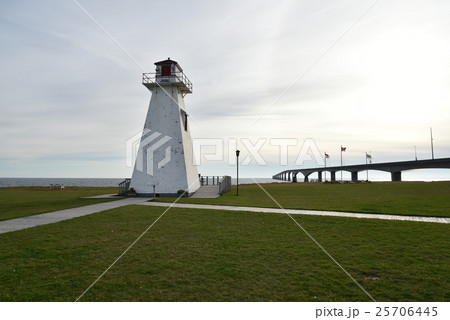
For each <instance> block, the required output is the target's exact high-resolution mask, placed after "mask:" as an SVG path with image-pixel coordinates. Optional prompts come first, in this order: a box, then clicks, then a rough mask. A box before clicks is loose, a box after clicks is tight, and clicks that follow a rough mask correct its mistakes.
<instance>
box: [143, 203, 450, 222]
mask: <svg viewBox="0 0 450 320" xmlns="http://www.w3.org/2000/svg"><path fill="white" fill-rule="evenodd" d="M139 204H140V205H145V206H158V207H168V206H170V205H172V203H167V202H145V203H139ZM172 206H173V207H175V208H193V209H213V210H227V211H250V212H269V213H283V214H285V213H286V212H287V213H289V214H303V215H312V216H332V217H348V218H365V219H382V220H401V221H418V222H436V223H450V218H439V217H417V216H402V215H388V214H373V213H352V212H336V211H316V210H298V209H286V210H283V209H277V208H260V207H238V206H218V205H207V204H193V203H175V204H173V205H172Z"/></svg>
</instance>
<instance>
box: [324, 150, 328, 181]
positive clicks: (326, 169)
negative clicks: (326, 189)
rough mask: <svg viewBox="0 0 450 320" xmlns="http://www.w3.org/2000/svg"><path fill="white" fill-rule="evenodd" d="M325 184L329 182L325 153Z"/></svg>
mask: <svg viewBox="0 0 450 320" xmlns="http://www.w3.org/2000/svg"><path fill="white" fill-rule="evenodd" d="M324 173H325V182H327V153H326V152H325V171H324Z"/></svg>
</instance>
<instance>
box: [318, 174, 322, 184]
mask: <svg viewBox="0 0 450 320" xmlns="http://www.w3.org/2000/svg"><path fill="white" fill-rule="evenodd" d="M317 180H318V181H319V182H322V171H319V172H317Z"/></svg>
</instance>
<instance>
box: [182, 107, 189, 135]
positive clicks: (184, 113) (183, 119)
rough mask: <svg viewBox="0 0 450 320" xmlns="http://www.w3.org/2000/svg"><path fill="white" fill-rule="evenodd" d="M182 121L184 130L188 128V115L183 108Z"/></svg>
mask: <svg viewBox="0 0 450 320" xmlns="http://www.w3.org/2000/svg"><path fill="white" fill-rule="evenodd" d="M181 121H182V122H183V128H184V131H187V130H188V115H187V113H186V112H185V111H184V110H181Z"/></svg>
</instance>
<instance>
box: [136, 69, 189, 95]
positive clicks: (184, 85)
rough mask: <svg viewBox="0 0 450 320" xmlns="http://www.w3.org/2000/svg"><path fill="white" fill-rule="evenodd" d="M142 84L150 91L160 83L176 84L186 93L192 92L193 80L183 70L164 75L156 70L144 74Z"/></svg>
mask: <svg viewBox="0 0 450 320" xmlns="http://www.w3.org/2000/svg"><path fill="white" fill-rule="evenodd" d="M142 84H143V85H144V86H146V87H147V88H148V89H149V90H150V91H152V89H153V88H154V87H156V86H158V84H159V85H161V86H162V85H167V84H171V85H175V86H176V87H178V88H180V91H181V92H183V93H184V94H187V93H192V91H193V85H192V82H191V81H190V80H189V79H188V77H186V75H185V74H184V73H183V72H176V73H173V74H171V75H168V76H162V75H160V74H157V73H156V72H152V73H144V74H142Z"/></svg>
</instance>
